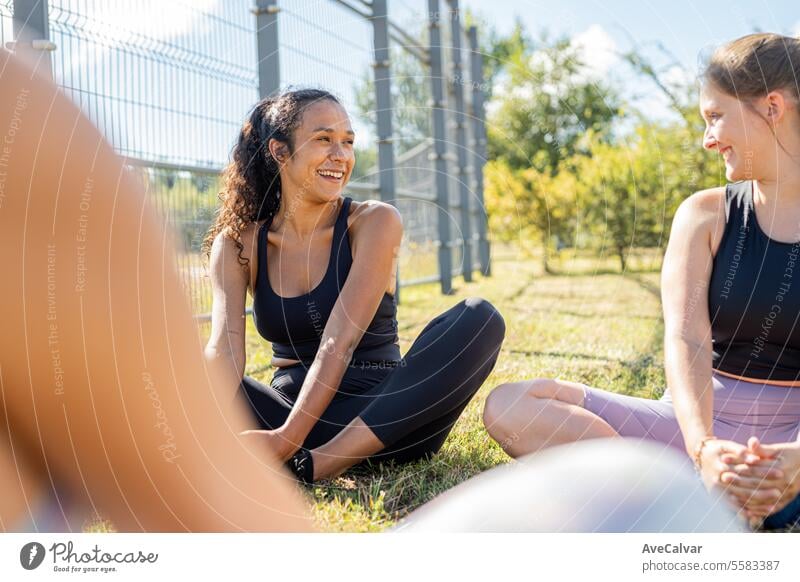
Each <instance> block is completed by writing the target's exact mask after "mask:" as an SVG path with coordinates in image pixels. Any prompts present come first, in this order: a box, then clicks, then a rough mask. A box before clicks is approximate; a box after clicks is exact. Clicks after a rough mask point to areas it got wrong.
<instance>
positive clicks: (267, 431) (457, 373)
mask: <svg viewBox="0 0 800 582" xmlns="http://www.w3.org/2000/svg"><path fill="white" fill-rule="evenodd" d="M354 138H355V134H354V132H353V130H352V127H351V125H350V120H349V118H348V116H347V113H346V111H345V110H344V108H343V107H342V105H341V104H340V103H339V101H338V100H337V99H336V98H335V97H334V96H333V95H331V94H330V93H328V92H326V91H320V90H314V89H307V90H299V91H289V92H285V93H283V94H281V95H277V96H274V97H269V98H267V99H264V100H263V101H261V102H260V103H258V104H257V105H256V106H255V108H254V109H253V111H252V113H251V114H250V117H249V119H248V120H247V121H246V123H245V124H244V127H243V128H242V131H241V133H240V135H239V139H238V142H237V144H236V146H235V148H234V151H233V159H232V161H231V164H230V166H229V167H228V169H227V171H226V183H225V189H224V191H223V193H222V207H221V208H220V211H219V214H218V218H217V221H216V223H215V224H214V226H213V227H212V229H211V230H210V232H209V235H208V237H207V239H206V249H207V250H208V251H209V252H210V256H211V277H212V284H213V288H214V307H213V313H212V330H211V337H210V339H209V342H208V346H207V347H206V356H207V358H209V360H210V361H213V362H216V363H220V362H221V363H222V364H223V367H224V368H225V369H226V370H227V380H226V388H228V389H229V390H230V392H231V393H234V392H238V394H239V395H240V396H241V397H242V398H244V399H245V400H246V401H247V403H248V404H249V405H250V407H251V409H252V411H253V413H254V416H255V419H256V421H257V422H258V426H259V430H253V431H249V432H248V434H249V435H250V436H251V437H252V438H253V439H256V440H260V441H262V442H263V443H264V445H265V446H269V447H270V448H271V449H272V450H273V451H275V452H276V453H277V454H278V456H279V457H280V458H281V459H284V460H287V461H288V466H289V468H290V469H291V470H292V471H293V472H294V473H295V474H296V475H297V477H298V478H299V479H300V480H301V481H304V482H312V481H314V480H316V479H320V478H326V477H332V476H335V475H337V474H339V473H341V472H342V471H344V470H345V469H347V468H348V467H350V466H351V465H353V464H355V463H357V462H359V461H361V460H363V459H365V458H370V457H373V458H376V459H380V460H386V459H392V460H394V461H397V462H407V461H411V460H415V459H420V458H424V457H427V456H429V455H432V454H434V453H435V452H436V451H438V450H439V448H440V447H441V446H442V444H443V442H444V440H445V438H446V437H447V435H448V433H449V432H450V429H451V428H452V427H453V425H454V424H455V422H456V420H457V419H458V417H459V416H460V414H461V411H462V410H464V407H465V406H466V405H467V404H468V403H469V401H470V399H471V398H472V397H473V395H474V394H475V392H477V390H478V388H479V387H480V386H481V384H482V383H483V381H484V380H485V379H486V377H487V376H488V375H489V373H490V372H491V370H492V368H493V366H494V363H495V361H496V359H497V356H498V353H499V350H500V345H501V343H502V341H503V336H504V332H505V325H504V322H503V319H502V317H501V316H500V314H499V313H498V312H497V311H496V310H495V309H494V307H492V305H491V304H489V303H488V302H487V301H484V300H482V299H477V298H472V299H467V300H465V301H462V302H461V303H459V304H458V305H456V306H454V307H453V308H451V309H450V310H448V311H447V312H445V313H443V314H442V315H440V316H438V317H436V318H435V319H434V320H433V321H431V322H430V323H429V324H428V326H427V327H426V328H425V329H424V330H423V331H422V333H421V334H420V336H419V337H418V338H417V340H416V341H415V342H414V344H413V345H412V346H411V349H410V350H409V352H408V353H407V354H406V355H405V357H401V356H400V349H399V345H398V337H397V319H396V313H397V302H396V299H395V285H396V281H395V272H396V266H397V264H396V259H397V252H398V249H399V247H400V242H401V238H402V232H403V231H402V223H401V221H400V215H399V214H398V212H397V210H396V209H395V208H394V207H393V206H390V205H389V204H385V203H382V202H376V201H367V202H355V201H353V200H351V199H350V198H347V197H344V196H343V195H342V194H343V190H344V188H345V185H346V184H347V181H348V180H349V178H350V175H351V173H352V171H353V166H354V164H355V154H354V148H353V142H354ZM248 290H249V291H250V293H251V294H252V296H253V318H254V321H255V324H256V328H257V330H258V332H259V334H260V335H261V336H263V337H264V338H265V339H266V340H268V341H270V342H271V343H272V348H273V358H272V365H273V366H274V367H275V368H276V372H275V374H274V376H273V378H272V382H271V383H270V385H269V386H264V385H262V384H260V383H259V382H257V381H255V380H253V379H252V378H249V377H246V376H244V365H245V340H244V334H245V320H244V312H245V299H246V294H247V292H248ZM237 387H238V388H237Z"/></svg>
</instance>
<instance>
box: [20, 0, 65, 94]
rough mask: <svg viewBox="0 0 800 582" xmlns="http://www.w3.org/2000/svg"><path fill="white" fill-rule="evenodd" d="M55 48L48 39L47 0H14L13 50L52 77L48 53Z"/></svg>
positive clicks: (41, 71)
mask: <svg viewBox="0 0 800 582" xmlns="http://www.w3.org/2000/svg"><path fill="white" fill-rule="evenodd" d="M55 49H56V45H55V44H54V43H53V42H52V41H51V40H50V22H49V17H48V9H47V0H14V52H17V53H19V55H20V56H22V57H23V58H25V59H26V60H28V61H29V62H30V63H31V64H32V65H33V67H34V68H35V69H36V70H37V71H38V72H39V73H43V74H45V75H47V76H49V77H51V78H52V76H53V63H52V60H51V58H50V53H51V52H52V51H54V50H55Z"/></svg>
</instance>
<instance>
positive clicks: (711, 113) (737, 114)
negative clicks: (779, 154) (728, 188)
mask: <svg viewBox="0 0 800 582" xmlns="http://www.w3.org/2000/svg"><path fill="white" fill-rule="evenodd" d="M761 105H762V103H761V100H760V99H756V100H754V101H753V102H748V103H745V102H743V101H740V100H739V99H736V98H735V97H732V96H730V95H728V94H726V93H724V92H723V91H720V90H719V89H717V88H716V87H714V86H713V85H712V84H710V83H706V84H704V86H703V88H702V91H701V93H700V114H701V115H702V116H703V120H704V121H705V123H706V130H705V133H704V134H703V147H704V148H705V149H707V150H716V151H717V152H718V153H719V154H720V155H721V156H722V158H723V160H724V161H725V177H726V178H727V179H728V180H729V181H731V182H735V181H739V180H751V179H759V178H763V177H764V176H765V175H769V172H770V171H772V172H774V167H772V168H771V166H774V163H775V148H776V147H777V142H776V140H775V136H774V134H773V133H772V131H771V130H770V127H769V124H768V121H767V119H766V118H765V117H763V116H761V115H760V114H759V107H760V106H761ZM764 109H765V111H766V107H764ZM765 172H767V173H766V174H765Z"/></svg>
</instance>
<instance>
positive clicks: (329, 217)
mask: <svg viewBox="0 0 800 582" xmlns="http://www.w3.org/2000/svg"><path fill="white" fill-rule="evenodd" d="M341 200H342V199H341V198H337V199H336V200H334V201H332V202H320V201H319V199H318V198H317V197H316V196H314V195H313V194H310V193H308V192H305V193H304V192H300V191H292V190H288V191H287V189H286V188H284V189H282V191H281V205H280V208H279V209H278V212H277V213H276V214H275V218H274V219H273V221H272V224H273V225H274V228H275V230H279V231H283V232H285V233H291V234H292V235H293V236H295V237H297V238H298V239H300V240H305V239H307V238H310V237H312V236H313V235H314V233H315V232H316V231H318V230H320V229H321V228H326V227H329V226H331V225H332V224H334V223H335V222H336V216H337V215H338V214H339V208H340V204H341Z"/></svg>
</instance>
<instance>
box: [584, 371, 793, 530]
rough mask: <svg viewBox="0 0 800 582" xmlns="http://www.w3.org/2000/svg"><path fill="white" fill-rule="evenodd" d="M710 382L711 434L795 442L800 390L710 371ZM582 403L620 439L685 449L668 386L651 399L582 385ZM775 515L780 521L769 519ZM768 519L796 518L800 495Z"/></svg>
mask: <svg viewBox="0 0 800 582" xmlns="http://www.w3.org/2000/svg"><path fill="white" fill-rule="evenodd" d="M712 381H713V385H714V434H715V435H717V436H718V437H719V438H722V439H728V440H732V441H736V442H739V443H746V442H747V439H748V438H750V437H751V436H757V437H759V438H760V439H761V441H762V442H764V443H765V444H771V443H780V442H791V441H795V440H797V437H798V431H800V388H787V387H784V386H775V385H773V384H761V383H756V382H745V381H743V380H736V379H734V378H728V377H726V376H720V375H718V374H714V375H713V377H712ZM583 407H584V408H585V409H586V410H588V411H589V412H593V413H594V414H596V415H597V416H599V417H600V418H602V419H603V420H605V421H606V422H607V423H608V424H610V425H611V426H612V427H613V428H614V430H616V431H617V432H618V433H619V434H620V435H621V436H623V437H634V438H644V439H649V440H654V441H658V442H661V443H664V444H667V445H670V446H673V447H675V448H677V449H679V450H680V451H684V450H685V449H684V444H683V436H682V435H681V430H680V427H679V426H678V419H677V418H676V417H675V409H674V408H673V405H672V396H671V395H670V393H669V390H667V391H666V392H665V393H664V396H662V397H661V399H660V400H650V399H647V398H636V397H634V396H625V395H624V394H615V393H613V392H607V391H605V390H600V389H598V388H591V387H589V386H586V387H585V398H584V402H583ZM783 514H787V515H783ZM778 516H781V518H782V519H780V520H775V519H773V518H776V517H778ZM770 520H772V521H773V522H775V523H773V524H772V527H785V525H786V523H792V522H793V521H792V520H800V496H799V497H798V498H797V499H795V501H794V502H793V503H792V504H790V506H789V507H787V508H786V509H785V510H783V511H781V512H779V513H778V514H775V515H774V516H770ZM786 520H788V522H787V521H786ZM768 521H769V520H768ZM768 525H769V524H768Z"/></svg>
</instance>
